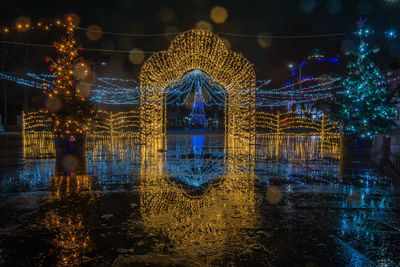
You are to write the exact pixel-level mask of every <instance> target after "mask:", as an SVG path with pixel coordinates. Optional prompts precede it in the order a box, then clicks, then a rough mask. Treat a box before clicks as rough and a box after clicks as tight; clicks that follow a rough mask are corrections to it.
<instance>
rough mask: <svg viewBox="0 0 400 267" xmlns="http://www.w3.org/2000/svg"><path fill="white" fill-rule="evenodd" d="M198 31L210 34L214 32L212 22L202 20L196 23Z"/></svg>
mask: <svg viewBox="0 0 400 267" xmlns="http://www.w3.org/2000/svg"><path fill="white" fill-rule="evenodd" d="M195 28H196V29H202V30H206V31H209V32H212V31H213V26H212V25H211V23H210V22H208V21H205V20H200V21H199V22H197V23H196V25H195Z"/></svg>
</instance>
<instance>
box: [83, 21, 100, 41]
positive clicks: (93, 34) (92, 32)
mask: <svg viewBox="0 0 400 267" xmlns="http://www.w3.org/2000/svg"><path fill="white" fill-rule="evenodd" d="M86 36H87V38H88V39H89V40H91V41H98V40H100V39H101V37H102V36H103V29H102V28H101V27H100V26H98V25H90V26H89V27H88V28H87V30H86Z"/></svg>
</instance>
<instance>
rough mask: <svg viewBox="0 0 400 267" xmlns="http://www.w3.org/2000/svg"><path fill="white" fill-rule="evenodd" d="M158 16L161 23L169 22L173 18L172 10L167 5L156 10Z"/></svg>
mask: <svg viewBox="0 0 400 267" xmlns="http://www.w3.org/2000/svg"><path fill="white" fill-rule="evenodd" d="M158 18H159V19H160V21H161V22H162V23H168V22H171V21H172V19H173V18H174V11H173V10H172V9H170V8H168V7H163V8H161V9H160V10H159V11H158Z"/></svg>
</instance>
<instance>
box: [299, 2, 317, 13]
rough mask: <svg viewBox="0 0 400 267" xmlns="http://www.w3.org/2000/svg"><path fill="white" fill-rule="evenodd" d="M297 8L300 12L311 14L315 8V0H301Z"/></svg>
mask: <svg viewBox="0 0 400 267" xmlns="http://www.w3.org/2000/svg"><path fill="white" fill-rule="evenodd" d="M299 7H300V10H301V11H302V12H304V13H311V12H313V11H314V8H315V0H301V1H300V4H299Z"/></svg>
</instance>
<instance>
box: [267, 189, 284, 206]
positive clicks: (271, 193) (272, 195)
mask: <svg viewBox="0 0 400 267" xmlns="http://www.w3.org/2000/svg"><path fill="white" fill-rule="evenodd" d="M266 197H267V201H268V202H269V203H270V204H277V203H278V202H279V201H281V198H282V192H281V190H280V189H279V188H278V187H276V186H270V187H268V189H267V196H266Z"/></svg>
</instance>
